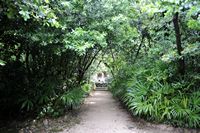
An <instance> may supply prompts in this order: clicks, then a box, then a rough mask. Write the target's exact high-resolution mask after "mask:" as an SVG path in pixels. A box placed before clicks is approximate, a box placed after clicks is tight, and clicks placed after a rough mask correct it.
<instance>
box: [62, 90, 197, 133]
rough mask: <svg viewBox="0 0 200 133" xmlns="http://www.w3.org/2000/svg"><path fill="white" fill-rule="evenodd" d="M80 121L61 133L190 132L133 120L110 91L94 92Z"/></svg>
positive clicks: (87, 101) (86, 102)
mask: <svg viewBox="0 0 200 133" xmlns="http://www.w3.org/2000/svg"><path fill="white" fill-rule="evenodd" d="M80 119H81V122H80V124H77V125H75V126H73V127H71V128H70V129H65V130H64V131H62V132H61V133H179V132H181V133H189V132H188V130H186V131H185V130H183V129H179V128H176V129H175V128H173V127H170V126H166V125H156V124H150V123H147V122H144V121H142V120H139V119H133V117H132V116H131V115H130V114H129V113H128V112H127V111H126V110H125V109H123V108H122V107H121V105H120V103H119V102H117V101H116V100H115V99H113V97H112V94H111V93H110V92H108V91H95V92H93V94H92V96H90V97H89V98H87V99H86V101H85V104H84V105H83V107H82V108H81V113H80ZM192 133H197V132H192Z"/></svg>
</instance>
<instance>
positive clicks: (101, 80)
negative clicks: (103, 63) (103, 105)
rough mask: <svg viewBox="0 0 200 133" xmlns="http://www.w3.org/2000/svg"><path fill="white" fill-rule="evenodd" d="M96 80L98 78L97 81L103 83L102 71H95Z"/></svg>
mask: <svg viewBox="0 0 200 133" xmlns="http://www.w3.org/2000/svg"><path fill="white" fill-rule="evenodd" d="M97 80H98V82H99V83H105V76H104V73H102V72H100V73H97Z"/></svg>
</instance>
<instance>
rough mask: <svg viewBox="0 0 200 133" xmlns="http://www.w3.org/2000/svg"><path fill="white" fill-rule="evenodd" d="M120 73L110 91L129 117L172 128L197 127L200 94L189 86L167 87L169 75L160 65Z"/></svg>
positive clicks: (180, 84) (174, 83)
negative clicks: (120, 102) (122, 105)
mask: <svg viewBox="0 0 200 133" xmlns="http://www.w3.org/2000/svg"><path fill="white" fill-rule="evenodd" d="M136 68H137V69H136ZM122 71H124V72H123V74H122V73H120V72H119V75H118V76H117V77H116V78H115V79H114V81H113V82H112V84H111V87H110V90H111V91H112V92H113V94H114V95H115V96H117V97H119V98H120V99H121V100H122V101H123V102H124V103H125V104H126V106H127V107H128V108H129V110H130V111H131V112H132V113H133V115H138V116H141V117H143V118H145V119H148V120H154V121H158V122H164V123H169V124H173V125H175V126H184V127H190V128H192V127H195V128H197V127H200V91H199V90H196V89H195V86H192V85H191V83H190V82H186V81H182V82H183V83H181V81H179V82H173V83H172V82H171V83H169V82H168V78H169V75H170V72H169V71H168V70H167V67H166V66H165V65H164V64H162V62H156V63H155V64H154V65H152V66H147V65H144V66H142V67H141V66H140V67H137V65H133V66H132V68H130V67H129V68H127V67H125V68H123V70H122ZM130 75H131V76H130ZM126 77H127V78H126ZM185 80H186V79H185Z"/></svg>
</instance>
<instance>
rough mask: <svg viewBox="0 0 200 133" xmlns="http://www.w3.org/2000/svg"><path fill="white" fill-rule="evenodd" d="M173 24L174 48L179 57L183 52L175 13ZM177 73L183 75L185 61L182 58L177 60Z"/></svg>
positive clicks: (177, 14) (177, 16)
mask: <svg viewBox="0 0 200 133" xmlns="http://www.w3.org/2000/svg"><path fill="white" fill-rule="evenodd" d="M173 24H174V30H175V35H176V48H177V52H178V55H179V56H181V55H182V54H181V52H182V51H183V48H182V46H181V33H180V27H179V13H178V12H176V13H175V15H174V17H173ZM178 71H179V73H180V74H181V75H184V74H185V61H184V58H183V57H182V58H180V59H179V60H178Z"/></svg>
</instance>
